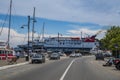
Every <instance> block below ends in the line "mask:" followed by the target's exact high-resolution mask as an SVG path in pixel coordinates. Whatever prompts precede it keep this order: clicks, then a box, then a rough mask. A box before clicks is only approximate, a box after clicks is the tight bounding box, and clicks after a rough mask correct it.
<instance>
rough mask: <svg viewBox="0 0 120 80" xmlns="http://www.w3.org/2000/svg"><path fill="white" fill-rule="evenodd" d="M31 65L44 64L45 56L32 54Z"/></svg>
mask: <svg viewBox="0 0 120 80" xmlns="http://www.w3.org/2000/svg"><path fill="white" fill-rule="evenodd" d="M31 63H45V56H44V55H43V54H34V55H33V56H32V57H31Z"/></svg>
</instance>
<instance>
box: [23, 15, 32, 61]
mask: <svg viewBox="0 0 120 80" xmlns="http://www.w3.org/2000/svg"><path fill="white" fill-rule="evenodd" d="M24 26H27V27H28V47H27V55H28V57H27V59H26V61H29V57H30V54H29V36H30V35H29V33H30V16H28V24H27V25H23V26H22V27H21V28H24Z"/></svg>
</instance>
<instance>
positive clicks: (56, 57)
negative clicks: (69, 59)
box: [50, 53, 60, 59]
mask: <svg viewBox="0 0 120 80" xmlns="http://www.w3.org/2000/svg"><path fill="white" fill-rule="evenodd" d="M50 59H60V55H59V53H52V54H51V55H50Z"/></svg>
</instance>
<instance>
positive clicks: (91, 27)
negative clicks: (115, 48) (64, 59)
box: [0, 0, 120, 47]
mask: <svg viewBox="0 0 120 80" xmlns="http://www.w3.org/2000/svg"><path fill="white" fill-rule="evenodd" d="M119 3H120V0H109V1H108V0H12V20H11V33H10V44H11V46H13V47H15V46H17V45H18V44H25V43H26V42H27V34H28V31H27V27H25V28H24V29H22V28H21V26H22V25H27V21H28V18H27V16H28V15H29V16H30V17H31V18H33V8H34V7H35V9H36V10H35V16H36V21H37V22H36V23H35V38H37V37H38V36H40V35H41V33H42V27H43V23H45V25H44V28H45V29H44V30H45V32H44V33H45V37H50V36H51V37H55V36H56V37H57V34H58V33H60V34H62V36H72V37H80V36H81V33H82V37H86V36H88V35H89V36H92V35H95V34H96V33H97V32H98V31H100V30H102V32H101V33H100V34H98V35H97V37H96V38H98V39H101V38H103V37H104V35H105V31H106V30H107V29H108V28H109V26H112V25H120V5H119ZM9 6H10V0H0V31H1V30H2V33H1V34H0V40H4V41H7V35H8V25H9V16H7V15H9V11H10V9H9ZM2 27H3V29H2ZM31 31H32V19H31V21H30V39H31V34H32V32H31Z"/></svg>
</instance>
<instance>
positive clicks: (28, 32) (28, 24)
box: [27, 16, 30, 61]
mask: <svg viewBox="0 0 120 80" xmlns="http://www.w3.org/2000/svg"><path fill="white" fill-rule="evenodd" d="M29 33H30V16H28V60H27V61H29V58H30V53H29V46H30V44H29V36H30V35H29Z"/></svg>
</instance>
